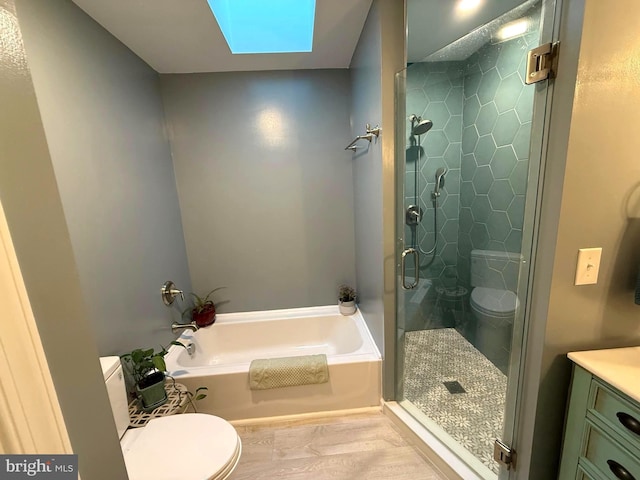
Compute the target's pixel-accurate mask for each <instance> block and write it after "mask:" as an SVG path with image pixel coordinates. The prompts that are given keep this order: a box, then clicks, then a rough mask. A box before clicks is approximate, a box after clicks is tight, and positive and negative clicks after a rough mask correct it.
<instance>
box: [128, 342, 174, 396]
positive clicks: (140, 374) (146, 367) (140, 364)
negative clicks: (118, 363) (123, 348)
mask: <svg viewBox="0 0 640 480" xmlns="http://www.w3.org/2000/svg"><path fill="white" fill-rule="evenodd" d="M171 345H180V346H181V347H183V348H186V347H185V346H184V345H183V344H182V343H180V342H177V341H173V342H171ZM167 353H168V350H167V349H166V348H165V347H163V346H160V350H159V351H157V352H156V351H155V349H154V348H148V349H145V350H143V349H141V348H136V349H135V350H133V351H131V352H130V353H125V354H124V355H120V358H121V359H122V361H123V362H124V363H125V364H126V366H127V369H128V371H129V372H130V373H131V376H132V377H133V380H134V382H135V383H136V385H138V386H139V387H141V388H143V387H145V386H147V385H145V382H146V379H147V378H149V376H150V374H152V373H153V372H156V371H158V372H165V371H166V370H167V364H166V363H165V361H164V356H165V355H166V354H167ZM152 383H155V382H152Z"/></svg>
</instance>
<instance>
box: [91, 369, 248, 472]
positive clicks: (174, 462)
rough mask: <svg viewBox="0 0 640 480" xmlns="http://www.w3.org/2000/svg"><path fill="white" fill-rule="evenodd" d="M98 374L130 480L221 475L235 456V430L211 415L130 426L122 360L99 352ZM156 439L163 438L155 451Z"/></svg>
mask: <svg viewBox="0 0 640 480" xmlns="http://www.w3.org/2000/svg"><path fill="white" fill-rule="evenodd" d="M100 364H101V365H102V373H103V375H104V380H105V383H106V384H107V392H108V394H109V401H110V402H111V409H112V410H113V417H114V419H115V422H116V428H117V430H118V435H119V436H120V446H121V448H122V454H123V456H124V461H125V464H126V466H127V473H128V475H129V479H130V480H192V479H193V480H205V479H208V480H222V479H225V478H227V477H228V476H229V475H230V474H231V472H233V470H234V468H235V467H236V465H237V464H238V460H240V454H241V452H242V444H241V442H240V437H238V434H237V432H236V430H235V429H234V428H233V426H231V424H229V423H228V422H227V421H225V420H223V419H222V418H219V417H216V416H214V415H207V414H202V413H185V414H180V415H170V416H166V417H160V418H156V419H153V420H151V421H149V423H148V424H147V425H146V426H145V427H142V428H133V429H129V430H127V428H128V427H129V410H128V406H127V394H126V388H125V384H124V375H123V373H122V365H121V364H120V358H118V357H101V358H100ZM158 441H161V442H162V443H163V447H162V448H160V451H162V450H164V451H166V452H167V453H168V454H167V455H166V456H164V457H163V456H162V455H158V452H159V447H158Z"/></svg>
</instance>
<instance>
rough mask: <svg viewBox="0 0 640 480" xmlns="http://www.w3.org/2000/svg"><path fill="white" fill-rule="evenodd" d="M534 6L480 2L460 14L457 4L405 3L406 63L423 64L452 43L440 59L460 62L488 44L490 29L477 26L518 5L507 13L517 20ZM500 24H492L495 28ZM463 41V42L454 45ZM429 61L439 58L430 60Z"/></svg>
mask: <svg viewBox="0 0 640 480" xmlns="http://www.w3.org/2000/svg"><path fill="white" fill-rule="evenodd" d="M533 3H537V0H479V1H478V2H477V4H478V8H477V10H472V11H469V12H465V13H464V14H461V12H460V11H459V10H458V8H457V7H458V4H459V1H454V0H407V23H408V27H407V28H408V31H409V42H408V46H407V61H408V62H409V63H413V62H423V61H425V59H427V57H429V56H430V55H432V54H434V53H436V52H438V51H439V50H440V49H443V48H444V47H447V46H449V45H451V44H454V45H452V46H451V47H449V48H447V50H446V54H445V55H443V58H442V59H446V60H463V59H465V58H467V57H468V56H469V55H471V54H472V53H473V52H475V51H476V50H477V49H478V48H480V47H481V46H482V45H483V44H484V43H485V42H486V41H487V34H488V33H489V34H490V33H491V31H490V30H491V29H480V27H482V26H483V25H485V24H490V23H492V21H493V20H494V19H497V18H498V17H500V16H502V15H505V14H506V13H507V12H509V11H510V10H512V9H515V8H516V7H518V6H520V7H519V8H518V9H517V10H516V12H514V13H513V14H510V15H514V16H515V17H514V18H517V16H518V15H520V14H522V11H524V10H526V9H527V8H530V6H531V5H532V4H533ZM525 4H526V5H525ZM507 17H508V18H511V17H510V16H507ZM507 17H505V19H504V21H506V20H507ZM499 23H500V22H497V23H494V26H496V25H498V24H499ZM471 32H472V33H471ZM470 33H471V34H470ZM469 34H470V35H469ZM463 38H464V41H462V42H457V41H458V40H462V39H463ZM429 60H438V59H436V58H433V57H431V58H429Z"/></svg>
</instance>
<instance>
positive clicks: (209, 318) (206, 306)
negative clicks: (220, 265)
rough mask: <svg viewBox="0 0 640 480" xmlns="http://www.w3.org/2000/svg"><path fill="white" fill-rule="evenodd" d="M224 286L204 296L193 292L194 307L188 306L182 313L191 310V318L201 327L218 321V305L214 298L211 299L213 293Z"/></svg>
mask: <svg viewBox="0 0 640 480" xmlns="http://www.w3.org/2000/svg"><path fill="white" fill-rule="evenodd" d="M222 288H224V287H218V288H214V289H213V290H211V291H210V292H209V293H207V294H206V295H205V296H203V297H201V296H199V295H196V294H195V293H191V296H192V297H193V307H187V308H186V309H185V311H184V312H182V314H183V315H185V314H187V313H188V312H191V319H192V320H193V321H194V322H196V325H197V326H198V327H200V328H202V327H206V326H208V325H211V324H212V323H214V322H215V321H216V306H215V304H214V303H213V300H211V295H213V294H214V293H215V292H217V291H218V290H220V289H222Z"/></svg>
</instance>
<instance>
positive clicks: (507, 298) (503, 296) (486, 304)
mask: <svg viewBox="0 0 640 480" xmlns="http://www.w3.org/2000/svg"><path fill="white" fill-rule="evenodd" d="M470 303H471V308H474V309H475V310H477V311H478V312H480V313H483V314H485V315H488V316H492V317H499V318H507V317H513V315H514V313H515V311H516V309H517V308H518V306H519V305H520V302H519V301H518V297H517V295H516V294H515V293H513V292H512V291H510V290H499V289H497V288H487V287H476V288H474V289H473V290H472V291H471V299H470Z"/></svg>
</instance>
